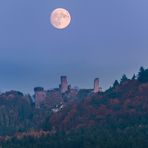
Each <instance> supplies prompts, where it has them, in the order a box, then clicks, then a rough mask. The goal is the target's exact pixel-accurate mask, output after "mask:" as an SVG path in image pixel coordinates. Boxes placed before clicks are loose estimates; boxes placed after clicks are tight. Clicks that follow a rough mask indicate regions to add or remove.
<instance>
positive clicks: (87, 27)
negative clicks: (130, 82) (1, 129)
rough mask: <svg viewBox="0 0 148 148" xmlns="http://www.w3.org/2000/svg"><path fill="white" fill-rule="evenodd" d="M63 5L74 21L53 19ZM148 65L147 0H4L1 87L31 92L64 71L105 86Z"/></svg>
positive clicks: (75, 80) (0, 1) (82, 82)
mask: <svg viewBox="0 0 148 148" xmlns="http://www.w3.org/2000/svg"><path fill="white" fill-rule="evenodd" d="M57 7H64V8H66V9H67V10H69V11H70V13H71V16H72V22H71V25H70V26H69V27H68V28H67V29H65V30H56V29H55V28H53V27H52V26H51V25H50V23H49V15H50V13H51V11H52V10H53V9H54V8H57ZM140 66H145V67H148V0H141V1H140V0H93V1H92V0H70V1H69V0H62V1H60V0H0V69H1V70H0V90H1V91H5V90H10V89H16V90H20V91H23V92H32V91H33V88H34V86H43V87H45V89H48V88H54V87H58V85H59V82H60V80H59V77H60V75H67V76H68V80H69V82H70V83H71V84H72V86H78V87H80V88H91V87H93V79H94V78H95V77H99V78H100V81H101V82H100V83H101V86H102V87H103V89H106V88H108V87H109V86H110V85H111V84H112V83H113V81H114V80H115V79H118V80H119V79H120V78H121V76H122V74H124V73H126V74H127V75H128V76H129V77H131V76H132V74H133V73H135V72H137V71H138V70H139V67H140Z"/></svg>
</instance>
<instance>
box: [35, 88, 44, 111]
mask: <svg viewBox="0 0 148 148" xmlns="http://www.w3.org/2000/svg"><path fill="white" fill-rule="evenodd" d="M34 93H35V94H34V98H35V107H36V108H40V106H41V104H42V103H43V102H44V100H45V98H46V92H45V91H44V88H43V87H35V88H34Z"/></svg>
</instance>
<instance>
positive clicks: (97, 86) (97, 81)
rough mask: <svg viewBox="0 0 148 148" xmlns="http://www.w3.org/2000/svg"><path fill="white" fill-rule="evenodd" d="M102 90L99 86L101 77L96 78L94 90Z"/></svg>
mask: <svg viewBox="0 0 148 148" xmlns="http://www.w3.org/2000/svg"><path fill="white" fill-rule="evenodd" d="M99 91H100V87H99V78H96V79H95V80H94V90H93V92H94V93H98V92H99Z"/></svg>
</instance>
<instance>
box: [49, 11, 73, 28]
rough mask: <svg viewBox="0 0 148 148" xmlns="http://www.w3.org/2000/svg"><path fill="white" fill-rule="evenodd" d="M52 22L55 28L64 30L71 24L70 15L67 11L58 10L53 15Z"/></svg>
mask: <svg viewBox="0 0 148 148" xmlns="http://www.w3.org/2000/svg"><path fill="white" fill-rule="evenodd" d="M50 22H51V24H52V25H53V26H54V27H55V28H57V29H64V28H66V27H68V25H69V24H70V22H71V16H70V13H69V12H68V11H67V10H66V9H63V8H57V9H55V10H53V12H52V13H51V16H50Z"/></svg>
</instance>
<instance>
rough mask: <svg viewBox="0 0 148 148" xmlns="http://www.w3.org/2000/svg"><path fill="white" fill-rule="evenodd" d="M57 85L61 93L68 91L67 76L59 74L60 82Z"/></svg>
mask: <svg viewBox="0 0 148 148" xmlns="http://www.w3.org/2000/svg"><path fill="white" fill-rule="evenodd" d="M59 87H60V92H61V93H65V92H66V91H68V81H67V76H61V84H60V85H59Z"/></svg>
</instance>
